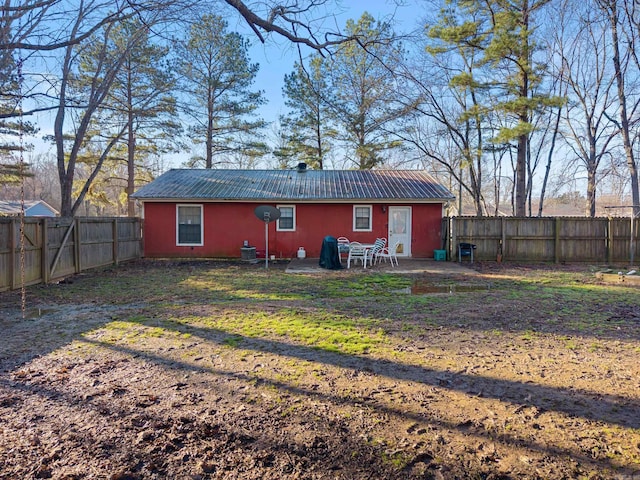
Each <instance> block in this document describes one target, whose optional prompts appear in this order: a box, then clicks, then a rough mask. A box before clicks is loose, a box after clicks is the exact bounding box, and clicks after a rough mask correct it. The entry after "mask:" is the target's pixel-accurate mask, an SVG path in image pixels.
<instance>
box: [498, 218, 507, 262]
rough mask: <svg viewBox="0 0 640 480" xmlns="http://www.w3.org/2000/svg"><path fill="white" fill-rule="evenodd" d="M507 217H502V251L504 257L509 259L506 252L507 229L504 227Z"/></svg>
mask: <svg viewBox="0 0 640 480" xmlns="http://www.w3.org/2000/svg"><path fill="white" fill-rule="evenodd" d="M505 222H506V217H500V245H501V247H500V253H502V259H503V260H507V257H506V256H505V254H504V252H505V251H506V250H507V231H506V229H505V228H504V223H505Z"/></svg>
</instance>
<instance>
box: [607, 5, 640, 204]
mask: <svg viewBox="0 0 640 480" xmlns="http://www.w3.org/2000/svg"><path fill="white" fill-rule="evenodd" d="M609 5H610V8H609V12H608V13H609V19H610V21H611V37H612V44H613V45H612V46H613V67H614V72H615V76H616V85H617V87H618V101H619V103H620V131H621V133H622V143H623V145H624V153H625V156H626V159H627V167H628V169H629V180H630V182H631V198H632V201H633V214H634V215H638V214H639V213H640V191H639V189H638V168H637V166H636V161H635V158H634V156H633V148H632V145H631V135H630V133H629V116H628V114H627V97H626V92H625V83H624V75H623V72H622V65H621V62H620V39H619V37H618V7H617V0H613V1H611V2H610V3H609Z"/></svg>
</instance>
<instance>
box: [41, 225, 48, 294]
mask: <svg viewBox="0 0 640 480" xmlns="http://www.w3.org/2000/svg"><path fill="white" fill-rule="evenodd" d="M41 225H42V227H41V228H42V246H41V247H40V248H41V250H40V258H41V260H40V261H41V263H42V265H41V266H40V276H41V277H42V283H44V284H47V283H49V220H48V219H47V217H43V218H42V220H41Z"/></svg>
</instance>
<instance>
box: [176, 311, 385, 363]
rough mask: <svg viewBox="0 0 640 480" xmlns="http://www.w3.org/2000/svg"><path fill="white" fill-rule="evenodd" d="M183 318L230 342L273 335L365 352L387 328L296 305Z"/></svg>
mask: <svg viewBox="0 0 640 480" xmlns="http://www.w3.org/2000/svg"><path fill="white" fill-rule="evenodd" d="M179 322H180V323H181V324H184V323H187V324H189V323H194V324H199V325H204V326H206V327H209V328H215V329H216V330H220V331H221V332H225V333H227V334H230V335H232V336H231V337H229V338H231V339H233V340H228V341H225V344H227V345H230V346H237V345H238V343H239V342H240V340H241V339H242V337H247V338H266V339H273V340H274V341H275V342H282V338H286V339H288V340H291V341H293V342H295V343H298V344H302V345H307V346H311V347H314V348H318V349H321V350H326V351H330V352H339V353H347V354H362V353H366V352H368V351H369V350H370V349H371V348H372V347H374V346H376V345H379V344H381V343H382V342H383V341H384V339H385V334H384V332H382V331H381V330H374V329H373V328H372V327H373V326H374V325H375V321H373V320H371V319H366V318H360V319H357V321H356V320H354V319H351V318H347V317H345V316H342V315H339V314H332V313H329V312H304V311H299V310H297V309H292V308H285V309H281V310H279V311H277V312H274V313H266V312H242V311H228V312H227V313H226V314H225V315H221V316H215V317H185V318H181V319H180V320H179ZM362 327H365V328H362ZM229 342H231V343H229ZM274 347H275V346H274Z"/></svg>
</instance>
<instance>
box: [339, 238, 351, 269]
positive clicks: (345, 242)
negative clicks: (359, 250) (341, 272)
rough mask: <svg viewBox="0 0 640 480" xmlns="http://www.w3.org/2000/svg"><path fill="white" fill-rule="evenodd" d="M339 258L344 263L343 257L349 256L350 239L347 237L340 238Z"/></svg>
mask: <svg viewBox="0 0 640 480" xmlns="http://www.w3.org/2000/svg"><path fill="white" fill-rule="evenodd" d="M337 242H338V257H339V258H340V263H342V255H343V254H344V255H349V243H350V242H349V239H348V238H347V237H338V239H337Z"/></svg>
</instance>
